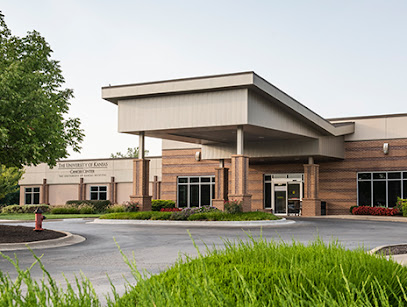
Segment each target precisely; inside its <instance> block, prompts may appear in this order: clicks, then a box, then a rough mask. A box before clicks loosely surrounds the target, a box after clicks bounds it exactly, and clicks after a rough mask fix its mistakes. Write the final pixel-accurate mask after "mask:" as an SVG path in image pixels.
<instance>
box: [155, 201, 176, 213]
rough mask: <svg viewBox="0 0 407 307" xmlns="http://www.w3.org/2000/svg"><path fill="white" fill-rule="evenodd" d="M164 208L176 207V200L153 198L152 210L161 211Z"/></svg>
mask: <svg viewBox="0 0 407 307" xmlns="http://www.w3.org/2000/svg"><path fill="white" fill-rule="evenodd" d="M163 208H175V201H173V200H164V199H153V200H151V210H152V211H160V210H161V209H163Z"/></svg>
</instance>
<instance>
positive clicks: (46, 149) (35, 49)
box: [0, 12, 84, 168]
mask: <svg viewBox="0 0 407 307" xmlns="http://www.w3.org/2000/svg"><path fill="white" fill-rule="evenodd" d="M51 53H52V50H51V48H50V46H49V44H48V43H47V42H46V41H45V39H44V38H43V37H42V36H41V35H40V33H38V32H36V31H32V32H28V33H27V35H26V36H24V37H17V36H13V35H12V34H11V31H10V30H9V29H8V27H7V25H6V23H5V21H4V15H2V14H1V12H0V163H1V164H4V165H6V166H7V167H11V166H15V167H18V168H21V167H22V166H23V165H31V164H33V165H37V164H39V163H42V162H45V163H47V164H49V165H50V166H54V165H55V164H56V161H57V160H59V159H61V158H66V157H68V149H67V148H68V147H72V149H73V150H74V151H76V152H79V150H80V147H79V143H80V142H81V141H82V140H83V136H84V135H83V130H82V129H80V121H79V119H78V118H68V119H66V118H65V117H64V115H66V114H67V113H68V110H69V105H70V103H69V102H68V100H69V99H70V98H72V97H73V92H72V90H71V89H62V88H61V86H62V85H63V83H64V81H65V80H64V77H63V76H62V71H61V68H60V65H59V62H58V61H55V60H53V59H51Z"/></svg>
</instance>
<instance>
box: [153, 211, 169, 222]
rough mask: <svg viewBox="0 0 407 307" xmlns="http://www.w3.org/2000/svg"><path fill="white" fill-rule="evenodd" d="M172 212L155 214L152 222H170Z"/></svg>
mask: <svg viewBox="0 0 407 307" xmlns="http://www.w3.org/2000/svg"><path fill="white" fill-rule="evenodd" d="M170 216H171V212H154V214H153V215H152V216H151V219H152V220H169V219H170Z"/></svg>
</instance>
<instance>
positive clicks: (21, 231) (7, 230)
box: [0, 225, 66, 243]
mask: <svg viewBox="0 0 407 307" xmlns="http://www.w3.org/2000/svg"><path fill="white" fill-rule="evenodd" d="M33 229H34V228H33V227H25V226H8V225H0V243H24V242H34V241H42V240H51V239H57V238H61V237H65V236H66V235H65V234H63V233H60V232H56V231H52V230H46V229H45V230H42V231H34V230H33Z"/></svg>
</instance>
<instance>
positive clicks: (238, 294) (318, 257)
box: [0, 238, 407, 307]
mask: <svg viewBox="0 0 407 307" xmlns="http://www.w3.org/2000/svg"><path fill="white" fill-rule="evenodd" d="M0 255H1V256H2V257H3V258H5V259H7V260H8V261H10V262H11V263H13V265H14V267H15V269H16V271H17V273H18V277H17V278H16V280H15V281H13V280H12V279H11V278H10V276H8V275H6V274H4V273H3V272H1V271H0V306H101V302H100V300H99V298H98V297H97V295H96V294H95V291H94V289H93V287H92V284H91V283H90V281H89V280H88V279H87V278H86V277H85V276H84V275H81V277H80V278H78V279H77V280H76V283H75V284H74V285H71V284H69V283H68V282H67V286H66V287H61V286H59V285H57V284H56V282H55V280H54V279H53V278H52V276H51V275H50V274H49V273H48V272H47V271H46V269H45V268H44V266H43V265H42V263H41V259H40V258H39V257H37V256H35V254H34V253H33V256H34V258H35V259H36V261H37V262H38V265H39V266H40V267H41V269H42V270H43V272H44V275H43V276H44V277H43V279H42V280H39V281H37V280H34V279H32V278H31V275H30V270H31V268H32V267H33V266H34V265H35V264H33V265H32V266H31V267H30V268H28V269H25V270H23V269H21V268H20V267H19V264H18V260H17V258H15V259H12V258H9V257H8V256H6V255H4V254H2V253H0ZM122 255H123V258H124V261H125V262H126V263H127V264H128V265H129V268H130V270H131V272H132V274H133V276H134V278H135V281H136V282H137V284H136V285H134V284H135V282H134V281H133V282H129V281H126V289H127V291H126V293H125V294H124V295H123V296H119V295H118V294H117V292H116V291H115V288H114V287H113V286H112V295H110V296H108V297H107V305H108V306H135V305H137V306H309V307H311V306H312V307H314V306H355V307H356V306H358V307H359V306H367V307H370V306H372V307H373V306H406V305H407V296H406V290H407V268H406V267H403V266H401V265H399V264H397V263H395V262H393V261H392V260H390V261H387V260H386V259H385V258H384V257H382V256H371V255H369V254H367V253H366V252H364V251H363V250H362V249H359V250H356V251H349V250H346V249H345V248H343V247H342V246H340V245H339V244H338V243H331V244H325V243H323V242H322V241H321V240H319V239H317V240H316V241H314V242H311V243H310V244H309V245H308V246H304V245H303V244H300V243H298V242H293V243H292V244H286V243H277V242H274V241H271V242H269V241H266V240H265V239H262V238H260V239H252V238H249V240H247V241H238V242H231V241H225V246H224V248H223V249H213V250H211V251H209V250H208V251H207V252H206V255H205V256H203V255H202V254H201V253H200V252H199V251H198V257H197V258H196V259H191V258H189V257H184V260H183V259H180V260H178V261H177V262H176V264H175V265H174V266H173V267H172V268H170V269H168V270H166V271H164V272H163V273H161V274H159V275H154V276H151V277H148V276H147V275H142V274H141V273H140V272H139V271H138V270H137V267H136V264H135V262H134V260H133V261H131V262H130V261H129V260H128V259H127V257H126V256H125V255H124V254H123V253H122Z"/></svg>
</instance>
